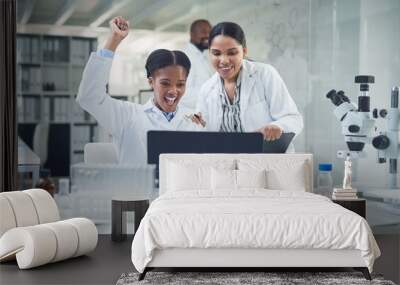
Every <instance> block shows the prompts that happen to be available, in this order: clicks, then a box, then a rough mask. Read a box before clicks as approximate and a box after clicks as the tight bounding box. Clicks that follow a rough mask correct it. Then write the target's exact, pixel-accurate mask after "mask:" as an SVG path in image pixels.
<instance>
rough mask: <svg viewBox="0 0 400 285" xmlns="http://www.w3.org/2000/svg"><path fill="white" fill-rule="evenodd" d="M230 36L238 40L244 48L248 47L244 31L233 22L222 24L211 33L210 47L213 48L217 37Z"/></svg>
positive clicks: (216, 26)
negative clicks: (212, 45)
mask: <svg viewBox="0 0 400 285" xmlns="http://www.w3.org/2000/svg"><path fill="white" fill-rule="evenodd" d="M219 35H222V36H228V37H231V38H232V39H234V40H236V41H237V42H238V43H239V44H241V45H242V46H243V47H244V48H245V47H246V37H245V35H244V32H243V29H242V28H241V27H240V26H239V25H238V24H236V23H233V22H221V23H218V24H216V25H215V26H214V27H213V28H212V29H211V32H210V36H209V38H208V46H211V43H212V41H213V39H214V38H215V37H216V36H219Z"/></svg>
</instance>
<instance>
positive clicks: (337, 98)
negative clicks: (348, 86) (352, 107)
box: [326, 89, 350, 106]
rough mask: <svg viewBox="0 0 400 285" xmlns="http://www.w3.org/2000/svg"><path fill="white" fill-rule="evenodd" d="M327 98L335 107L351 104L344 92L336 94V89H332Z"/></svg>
mask: <svg viewBox="0 0 400 285" xmlns="http://www.w3.org/2000/svg"><path fill="white" fill-rule="evenodd" d="M326 98H328V99H330V100H331V102H332V103H333V105H335V106H339V105H341V104H342V103H344V102H348V103H350V100H349V98H348V97H347V96H346V95H344V92H343V91H342V90H339V91H337V92H336V90H335V89H332V90H331V91H329V92H328V94H326Z"/></svg>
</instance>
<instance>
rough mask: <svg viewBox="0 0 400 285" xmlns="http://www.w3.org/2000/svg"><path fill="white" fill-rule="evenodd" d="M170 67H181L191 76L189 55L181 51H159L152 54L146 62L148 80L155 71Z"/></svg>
mask: <svg viewBox="0 0 400 285" xmlns="http://www.w3.org/2000/svg"><path fill="white" fill-rule="evenodd" d="M170 65H180V66H182V67H183V68H184V69H185V70H186V75H189V71H190V66H191V64H190V60H189V58H188V57H187V55H186V54H185V53H184V52H182V51H180V50H167V49H157V50H155V51H153V52H152V53H150V55H149V56H148V57H147V60H146V66H145V67H146V73H147V78H149V77H151V76H152V74H153V73H154V71H156V70H157V69H160V68H164V67H167V66H170Z"/></svg>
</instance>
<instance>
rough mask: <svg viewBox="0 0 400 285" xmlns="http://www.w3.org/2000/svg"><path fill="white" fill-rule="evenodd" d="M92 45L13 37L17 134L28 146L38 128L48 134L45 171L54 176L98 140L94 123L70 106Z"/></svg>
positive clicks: (43, 37)
mask: <svg viewBox="0 0 400 285" xmlns="http://www.w3.org/2000/svg"><path fill="white" fill-rule="evenodd" d="M96 47H97V39H95V38H82V37H70V36H52V35H37V34H18V35H17V101H18V126H19V128H18V133H19V136H20V137H21V138H23V139H24V141H25V142H26V143H27V144H28V146H30V147H31V148H33V144H34V133H35V129H36V128H37V126H38V125H40V126H42V127H44V129H45V130H47V132H48V142H47V150H48V152H47V161H48V163H45V165H44V167H46V168H50V170H51V172H52V175H53V176H69V170H70V164H74V163H78V162H81V161H83V147H84V145H85V144H86V143H88V142H93V141H96V140H97V128H98V127H97V122H96V121H95V119H94V118H93V117H92V116H90V115H89V114H88V113H87V112H85V111H84V110H82V109H81V108H80V106H79V105H78V104H77V103H76V102H75V98H76V95H77V92H78V87H79V83H80V81H81V78H82V72H83V69H84V67H85V64H86V62H87V60H88V58H89V55H90V52H91V51H94V50H95V49H96ZM55 136H56V137H55ZM40 143H42V144H46V142H45V141H44V139H43V140H41V141H40ZM66 153H67V155H66Z"/></svg>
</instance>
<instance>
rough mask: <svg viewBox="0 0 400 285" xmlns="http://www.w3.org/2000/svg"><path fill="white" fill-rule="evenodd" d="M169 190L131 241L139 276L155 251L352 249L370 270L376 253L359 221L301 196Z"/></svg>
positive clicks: (316, 199) (362, 221)
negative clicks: (177, 249) (166, 249)
mask: <svg viewBox="0 0 400 285" xmlns="http://www.w3.org/2000/svg"><path fill="white" fill-rule="evenodd" d="M218 191H219V192H218V193H206V192H200V193H199V192H198V191H180V192H170V193H166V194H164V195H162V196H160V197H159V198H158V199H156V200H155V201H154V202H153V203H152V204H151V206H150V208H149V210H148V211H147V213H146V215H145V217H144V218H143V220H142V221H141V223H140V226H139V228H138V231H137V233H136V235H135V238H134V240H133V243H132V262H133V264H134V266H135V267H136V269H137V270H138V271H139V272H143V270H144V268H145V267H146V265H147V264H148V263H149V262H150V261H151V260H152V258H153V252H154V250H155V249H165V248H274V249H279V248H293V249H294V248H301V249H358V250H360V251H361V255H362V257H363V259H364V260H365V264H366V266H367V267H368V268H369V270H370V271H372V266H373V263H374V260H375V259H376V258H377V257H379V255H380V251H379V248H378V246H377V244H376V241H375V239H374V237H373V235H372V232H371V229H370V227H369V226H368V223H367V222H366V221H365V219H363V218H361V217H360V216H359V215H357V214H355V213H353V212H351V211H349V210H346V209H344V208H342V207H341V206H339V205H337V204H335V203H333V202H332V201H330V200H329V199H328V198H326V197H323V196H320V195H315V194H311V193H306V192H298V191H277V190H265V189H248V190H240V191H234V192H230V191H221V190H218Z"/></svg>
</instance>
